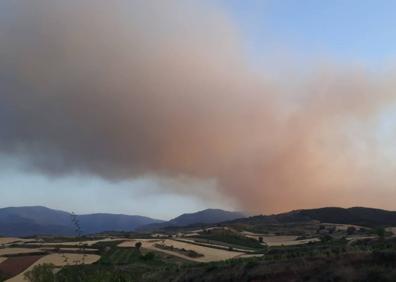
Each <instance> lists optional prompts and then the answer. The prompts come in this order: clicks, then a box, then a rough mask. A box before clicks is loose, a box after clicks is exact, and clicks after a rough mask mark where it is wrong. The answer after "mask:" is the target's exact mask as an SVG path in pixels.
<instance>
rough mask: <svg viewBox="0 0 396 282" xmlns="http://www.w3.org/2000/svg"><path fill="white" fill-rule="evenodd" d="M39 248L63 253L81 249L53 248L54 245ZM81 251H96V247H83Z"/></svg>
mask: <svg viewBox="0 0 396 282" xmlns="http://www.w3.org/2000/svg"><path fill="white" fill-rule="evenodd" d="M40 250H43V251H56V252H65V253H67V252H78V251H81V250H82V249H81V248H55V247H43V248H40ZM83 251H84V252H90V253H92V252H97V251H98V249H92V248H84V249H83Z"/></svg>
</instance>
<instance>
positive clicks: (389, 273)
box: [27, 238, 396, 282]
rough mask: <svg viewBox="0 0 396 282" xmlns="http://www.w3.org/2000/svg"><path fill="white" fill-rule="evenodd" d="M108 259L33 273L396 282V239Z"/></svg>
mask: <svg viewBox="0 0 396 282" xmlns="http://www.w3.org/2000/svg"><path fill="white" fill-rule="evenodd" d="M96 247H98V248H99V250H100V254H101V256H102V258H101V259H100V260H99V261H98V262H97V263H95V264H92V265H79V266H66V267H64V268H63V269H62V270H61V271H59V272H57V273H56V274H54V273H53V272H52V266H51V265H43V266H38V267H35V268H34V269H33V271H31V272H30V273H28V274H27V275H28V278H29V279H30V281H32V282H53V281H57V282H66V281H68V282H69V281H70V282H72V281H73V282H74V281H87V282H91V281H92V282H107V281H109V282H110V281H112V282H113V281H115V282H117V281H119V282H124V281H125V282H126V281H131V282H133V281H139V282H146V281H147V282H148V281H396V238H388V239H385V238H378V239H366V240H357V241H347V240H345V239H332V238H323V240H322V241H321V242H317V243H310V244H307V245H299V246H282V247H269V248H268V249H267V252H266V254H265V255H264V256H263V257H255V258H244V259H233V260H227V261H222V262H212V263H191V262H187V261H183V260H181V259H178V258H175V257H173V256H168V255H165V254H161V253H157V252H155V253H154V252H142V250H140V249H139V248H118V247H117V246H116V244H115V243H114V242H101V243H98V245H97V246H96Z"/></svg>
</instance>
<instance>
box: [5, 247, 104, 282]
mask: <svg viewBox="0 0 396 282" xmlns="http://www.w3.org/2000/svg"><path fill="white" fill-rule="evenodd" d="M99 259H100V256H98V255H84V254H68V253H58V254H50V255H46V256H44V257H41V258H40V259H38V260H37V261H35V262H34V263H33V264H31V265H30V266H29V267H28V268H27V269H25V270H24V271H23V272H21V273H19V274H18V275H16V276H15V277H13V278H11V279H8V280H7V282H26V280H25V273H26V272H28V271H30V270H32V269H33V268H34V267H35V266H36V265H41V264H45V263H51V264H53V265H55V266H57V267H63V266H65V265H77V264H82V263H84V264H92V263H94V262H96V261H98V260H99Z"/></svg>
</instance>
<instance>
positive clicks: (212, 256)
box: [118, 239, 245, 262]
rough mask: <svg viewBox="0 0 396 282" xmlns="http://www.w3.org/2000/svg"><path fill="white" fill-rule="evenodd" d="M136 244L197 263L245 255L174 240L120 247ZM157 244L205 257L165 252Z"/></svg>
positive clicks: (131, 243) (128, 242) (120, 245)
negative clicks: (190, 251) (189, 251)
mask: <svg viewBox="0 0 396 282" xmlns="http://www.w3.org/2000/svg"><path fill="white" fill-rule="evenodd" d="M136 242H142V247H143V248H145V249H148V250H153V251H159V252H163V253H167V254H170V255H174V256H178V257H181V258H184V259H187V260H191V261H196V262H211V261H221V260H226V259H231V258H235V257H239V256H242V255H245V253H244V252H237V251H228V250H220V249H214V248H210V247H204V246H198V245H195V244H191V243H188V242H180V241H176V240H172V239H165V240H128V241H125V242H122V243H121V244H119V245H118V246H119V247H133V246H134V245H135V243H136ZM156 243H162V244H165V245H167V246H173V247H175V248H178V249H186V250H193V251H195V252H197V253H199V254H203V255H204V256H203V257H198V258H191V257H188V256H185V255H182V254H180V253H177V252H172V251H170V250H164V249H159V248H156V247H155V246H154V245H155V244H156Z"/></svg>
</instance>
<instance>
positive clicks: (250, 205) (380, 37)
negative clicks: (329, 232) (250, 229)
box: [0, 0, 396, 219]
mask: <svg viewBox="0 0 396 282" xmlns="http://www.w3.org/2000/svg"><path fill="white" fill-rule="evenodd" d="M395 8H396V3H391V2H389V1H364V2H361V1H356V0H353V1H348V2H346V1H331V2H319V1H311V0H306V1H293V0H285V1H275V0H268V1H255V0H251V1H235V0H230V1H224V0H216V1H173V0H172V1H154V0H153V1H140V0H135V1H127V0H115V1H111V3H110V2H109V1H105V0H99V1H91V0H83V1H77V0H71V1H62V0H59V1H51V0H38V1H32V2H30V1H22V0H5V1H2V2H0V40H1V42H2V44H1V45H0V81H1V84H0V85H1V87H2V90H1V92H0V193H1V195H0V207H7V206H33V205H34V206H36V205H40V206H46V207H49V208H54V209H59V210H65V211H70V212H71V211H73V212H75V213H95V212H106V213H123V214H137V215H144V216H149V217H152V218H159V219H170V218H173V217H175V216H178V215H180V214H182V213H189V212H195V211H199V210H203V209H206V208H219V209H225V210H233V211H246V212H249V213H251V214H271V213H278V212H286V211H290V210H295V209H304V208H317V207H325V206H326V207H327V206H337V207H352V206H364V207H374V208H381V209H388V210H394V199H395V198H396V187H395V185H394V182H395V180H396V177H395V173H394V171H395V169H396V147H395V145H394V140H395V139H394V138H395V137H396V134H395V133H396V114H395V113H396V111H395V110H396V107H395V106H396V104H395V102H396V92H395V89H396V80H395V77H394V75H395V70H394V66H395V65H396V64H395V62H396V60H395V59H396V49H395V46H396V45H395V43H396V30H395V29H394V28H393V27H394V26H395V24H396V18H395V17H394V15H393V13H392V11H394V9H395Z"/></svg>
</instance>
